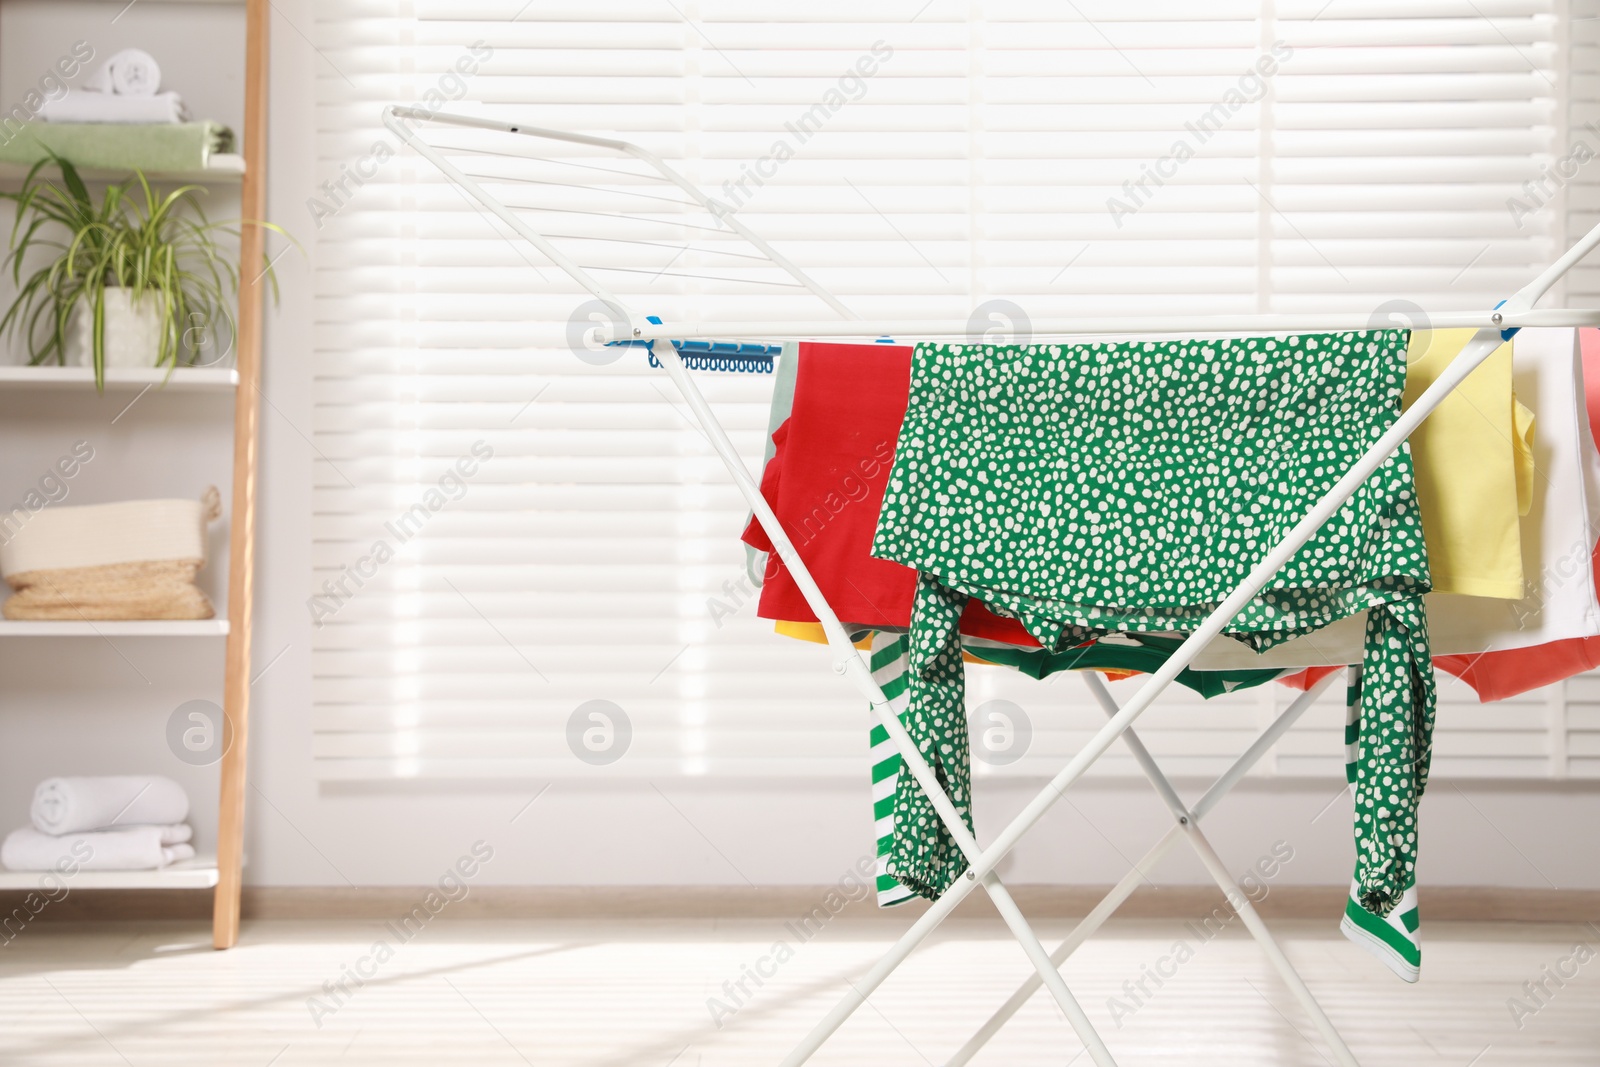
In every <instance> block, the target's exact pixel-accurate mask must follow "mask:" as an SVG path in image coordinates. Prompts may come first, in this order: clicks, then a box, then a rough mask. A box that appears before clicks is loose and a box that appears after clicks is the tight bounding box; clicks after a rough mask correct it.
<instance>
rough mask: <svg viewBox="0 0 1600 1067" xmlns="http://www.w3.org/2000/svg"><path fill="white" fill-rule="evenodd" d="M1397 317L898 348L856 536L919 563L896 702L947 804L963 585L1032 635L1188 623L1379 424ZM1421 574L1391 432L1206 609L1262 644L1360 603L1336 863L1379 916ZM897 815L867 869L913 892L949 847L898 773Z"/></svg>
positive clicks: (1394, 387)
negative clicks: (1342, 836) (1240, 603)
mask: <svg viewBox="0 0 1600 1067" xmlns="http://www.w3.org/2000/svg"><path fill="white" fill-rule="evenodd" d="M1406 340H1407V335H1406V334H1405V333H1404V332H1403V331H1392V330H1385V331H1369V332H1364V333H1344V334H1321V335H1299V336H1291V337H1285V338H1270V337H1269V338H1237V339H1223V340H1216V341H1199V340H1196V341H1187V340H1186V341H1146V342H1141V343H1132V344H1088V345H1059V346H1058V345H1030V346H1025V347H1013V346H972V345H919V346H918V347H917V349H916V354H915V357H914V359H913V364H912V384H911V390H910V401H909V405H908V410H907V414H906V418H905V422H904V425H903V426H902V427H901V432H900V437H899V443H898V448H897V450H896V453H895V461H894V467H893V470H892V472H891V474H890V479H889V485H888V488H887V491H886V492H885V495H884V501H883V508H882V512H881V515H880V518H879V522H878V530H877V534H876V537H875V539H874V541H873V549H872V550H873V553H874V555H877V556H879V557H880V558H883V559H888V560H892V561H894V562H897V563H901V564H904V565H906V566H909V567H914V568H916V569H917V570H919V571H920V574H919V578H918V583H917V594H916V603H915V607H914V609H913V615H912V625H911V631H910V668H911V686H910V691H911V696H910V706H909V708H908V710H907V715H906V718H907V720H908V724H907V725H908V730H909V731H910V732H911V734H912V737H913V739H914V740H915V741H916V743H917V745H918V748H919V749H920V750H921V751H922V752H923V753H924V755H925V756H927V757H928V758H929V762H930V764H931V765H932V766H933V767H934V768H935V770H936V772H937V773H938V774H939V776H940V779H941V784H943V785H944V786H945V787H946V788H947V789H949V790H950V796H951V800H952V803H954V804H955V805H956V807H957V809H958V810H961V811H962V812H963V815H964V817H965V811H966V808H967V805H968V797H967V790H966V788H965V784H964V781H963V768H964V766H965V763H966V723H965V718H964V716H963V715H962V714H959V711H960V709H961V707H962V703H963V695H964V694H963V677H962V674H963V672H962V669H961V659H960V655H959V641H958V640H957V639H956V632H957V621H958V620H959V618H960V615H961V613H962V611H963V610H964V608H965V605H966V602H967V600H968V599H969V598H972V597H976V598H978V599H981V600H983V601H984V602H985V603H987V604H990V605H996V606H999V607H1001V608H1003V609H1004V610H1005V611H1006V612H1007V613H1008V614H1011V615H1014V616H1015V617H1017V618H1018V619H1020V620H1021V621H1022V622H1023V624H1024V625H1025V626H1027V628H1028V630H1029V632H1031V633H1032V634H1033V635H1034V636H1035V637H1036V638H1037V639H1038V640H1039V641H1040V642H1041V644H1043V645H1044V646H1045V647H1046V648H1058V647H1061V642H1062V641H1063V639H1070V640H1074V641H1076V640H1080V639H1081V633H1080V632H1079V631H1080V630H1081V629H1085V628H1092V629H1094V630H1099V631H1102V632H1106V631H1115V630H1127V631H1151V630H1157V631H1173V630H1176V631H1185V630H1190V629H1193V628H1195V627H1196V626H1198V625H1200V624H1201V623H1202V622H1203V621H1204V619H1205V618H1206V616H1207V615H1208V614H1209V613H1210V612H1211V611H1212V610H1213V609H1214V608H1215V606H1216V604H1217V603H1218V602H1220V601H1221V600H1222V599H1223V598H1224V597H1226V596H1227V594H1228V593H1229V592H1230V591H1231V590H1232V589H1233V588H1234V587H1235V586H1236V585H1237V584H1238V583H1239V582H1240V581H1242V580H1243V579H1244V577H1245V576H1246V575H1247V573H1248V572H1249V570H1250V568H1251V567H1252V566H1253V565H1254V564H1255V563H1257V562H1258V561H1259V560H1260V559H1261V558H1262V557H1263V556H1264V555H1265V554H1266V553H1267V552H1268V551H1269V550H1270V548H1271V547H1272V546H1273V545H1275V544H1276V543H1278V542H1279V541H1280V540H1281V539H1282V537H1283V536H1284V535H1285V534H1286V533H1287V532H1288V530H1289V528H1290V527H1291V526H1292V525H1293V524H1294V522H1295V521H1296V520H1297V519H1298V518H1299V517H1300V516H1303V515H1304V514H1306V513H1307V512H1308V511H1309V510H1310V509H1311V508H1312V506H1313V505H1314V504H1315V503H1316V501H1317V500H1318V499H1319V498H1320V497H1321V496H1323V495H1324V494H1325V493H1326V491H1327V490H1328V489H1329V488H1331V487H1332V485H1333V484H1334V482H1335V481H1336V480H1337V479H1338V477H1339V475H1340V474H1342V473H1343V472H1344V471H1345V470H1348V469H1349V467H1350V466H1351V465H1353V464H1354V463H1355V462H1356V461H1357V460H1358V459H1359V458H1360V456H1361V454H1362V452H1363V451H1364V450H1365V449H1366V448H1367V447H1369V446H1370V445H1371V444H1372V442H1374V441H1376V440H1377V439H1378V437H1380V436H1381V435H1382V434H1383V433H1384V431H1385V430H1386V429H1387V428H1388V427H1389V426H1390V425H1391V424H1392V423H1393V421H1394V419H1395V418H1396V417H1397V416H1398V414H1399V410H1400V400H1401V393H1402V390H1403V388H1404V384H1405V343H1406ZM1428 587H1429V586H1428V571H1427V552H1426V548H1425V545H1424V542H1423V534H1422V523H1421V517H1420V515H1419V513H1418V509H1417V504H1416V494H1415V482H1414V476H1413V471H1412V465H1411V456H1410V450H1409V448H1406V447H1402V448H1401V449H1399V450H1398V451H1397V452H1396V453H1395V454H1394V455H1393V456H1391V457H1390V458H1389V459H1388V460H1387V461H1386V462H1385V463H1384V464H1383V465H1382V466H1381V467H1379V468H1378V470H1377V471H1375V472H1374V473H1373V475H1372V476H1371V477H1369V478H1368V479H1367V480H1366V482H1364V483H1363V484H1362V486H1361V487H1359V488H1358V489H1357V490H1356V492H1355V493H1354V494H1353V495H1352V496H1351V497H1350V499H1348V500H1347V501H1345V503H1344V504H1343V505H1342V506H1341V507H1340V508H1339V510H1338V511H1337V512H1336V513H1335V515H1334V517H1333V518H1332V519H1330V520H1329V521H1328V522H1327V523H1325V524H1324V525H1323V527H1322V529H1321V530H1320V531H1318V533H1317V534H1316V535H1315V536H1313V537H1312V539H1311V540H1310V541H1309V542H1308V543H1307V544H1306V545H1304V546H1302V548H1301V549H1300V550H1299V551H1298V552H1296V553H1295V554H1294V556H1293V557H1291V559H1290V560H1289V562H1288V563H1286V564H1285V565H1284V567H1283V568H1281V569H1280V570H1279V572H1278V574H1277V575H1276V576H1274V578H1273V579H1272V580H1271V581H1270V582H1269V583H1268V584H1267V585H1266V586H1265V587H1264V588H1263V589H1262V590H1261V591H1260V592H1259V593H1258V594H1257V596H1256V597H1255V598H1254V599H1253V600H1252V601H1251V602H1250V603H1249V604H1248V605H1247V606H1246V607H1245V608H1244V609H1243V610H1242V611H1241V612H1240V613H1239V614H1238V615H1237V616H1236V617H1235V618H1234V619H1233V620H1231V621H1230V623H1229V624H1228V627H1227V631H1228V632H1229V633H1231V634H1233V635H1234V636H1235V637H1236V638H1237V639H1239V640H1241V641H1243V642H1245V643H1247V644H1248V645H1250V646H1251V647H1253V648H1258V649H1259V648H1268V647H1271V646H1272V645H1274V644H1277V643H1279V642H1282V641H1284V640H1286V639H1287V638H1289V637H1293V636H1299V635H1301V634H1306V633H1310V632H1313V631H1315V630H1317V629H1320V628H1321V627H1324V626H1326V625H1328V624H1329V623H1330V622H1333V621H1335V620H1337V619H1339V618H1343V617H1345V616H1347V615H1350V614H1352V613H1354V612H1357V611H1361V610H1363V609H1366V610H1367V634H1366V642H1365V646H1366V647H1365V650H1364V651H1365V655H1364V660H1363V662H1364V668H1365V671H1366V675H1367V679H1368V683H1367V688H1366V690H1365V693H1366V701H1365V705H1364V709H1363V710H1364V719H1363V727H1362V735H1361V736H1362V759H1361V765H1360V767H1359V768H1358V772H1357V773H1358V781H1357V795H1358V803H1357V811H1358V816H1357V823H1356V842H1357V869H1356V880H1357V882H1358V884H1359V886H1360V890H1361V903H1362V905H1363V906H1364V907H1366V908H1367V909H1368V910H1370V911H1373V912H1374V913H1376V914H1379V915H1387V914H1388V912H1389V911H1390V910H1391V909H1392V908H1393V907H1394V905H1395V904H1396V903H1397V902H1398V901H1399V899H1400V897H1401V895H1402V894H1403V893H1404V891H1405V890H1406V889H1407V888H1408V887H1409V886H1410V885H1411V883H1412V881H1413V878H1414V870H1415V858H1416V806H1417V803H1418V800H1419V799H1420V796H1421V793H1422V790H1423V788H1424V787H1425V784H1426V778H1427V767H1428V761H1429V754H1430V744H1431V732H1432V722H1433V709H1434V695H1433V672H1432V666H1431V663H1430V656H1429V648H1428V636H1427V623H1426V618H1425V616H1424V613H1423V610H1422V605H1421V596H1422V594H1423V593H1425V592H1426V591H1427V589H1428ZM896 827H897V832H896V845H895V850H894V854H893V857H892V859H891V862H890V864H889V867H890V870H891V872H892V873H893V874H895V875H896V877H898V878H900V879H901V880H902V882H904V883H905V884H907V885H908V887H910V888H912V889H913V890H914V891H916V892H917V893H919V894H920V895H925V896H937V895H938V894H940V893H942V892H943V891H944V889H945V888H947V887H948V886H949V884H950V882H951V880H953V879H954V878H956V877H958V876H959V875H960V874H961V873H962V872H963V871H964V870H965V867H966V863H965V860H964V859H963V858H962V857H961V856H960V853H959V851H957V850H956V849H955V848H954V843H953V841H951V840H950V839H949V835H948V834H945V833H943V832H942V829H940V828H938V824H937V820H936V818H935V817H934V813H933V810H932V807H931V804H930V803H929V802H928V800H927V798H926V797H925V796H923V795H922V794H921V791H920V789H918V788H916V786H915V783H913V782H908V781H905V780H902V782H901V784H900V787H899V790H898V794H897V798H896Z"/></svg>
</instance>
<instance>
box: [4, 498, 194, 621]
mask: <svg viewBox="0 0 1600 1067" xmlns="http://www.w3.org/2000/svg"><path fill="white" fill-rule="evenodd" d="M221 515H222V498H221V495H220V494H219V493H218V492H217V490H216V487H215V486H212V487H211V488H209V489H207V490H206V492H205V495H204V496H202V497H201V499H199V500H129V501H125V502H123V503H120V504H95V505H90V506H87V507H71V508H58V507H51V508H46V509H44V510H43V511H40V512H38V513H36V514H34V515H32V516H31V517H29V518H28V520H27V522H26V524H24V525H22V526H21V527H20V528H18V529H17V530H16V531H15V532H14V533H12V534H11V536H10V538H9V539H7V540H6V541H5V542H4V543H3V544H0V576H3V577H4V578H5V580H6V582H7V583H8V584H9V585H10V586H11V588H12V589H14V590H16V592H15V593H14V594H13V595H12V597H11V598H10V599H9V600H7V601H6V602H5V606H4V609H3V612H4V615H5V617H6V618H8V619H59V620H109V619H209V618H211V617H212V616H213V615H214V614H215V611H214V610H213V609H212V607H211V601H209V600H207V599H206V595H205V594H204V593H202V592H201V591H200V589H199V587H197V586H196V585H195V576H196V574H198V573H199V570H200V568H201V567H202V566H204V565H205V558H206V526H207V524H208V523H211V522H214V521H215V520H216V519H218V518H220V517H221Z"/></svg>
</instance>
